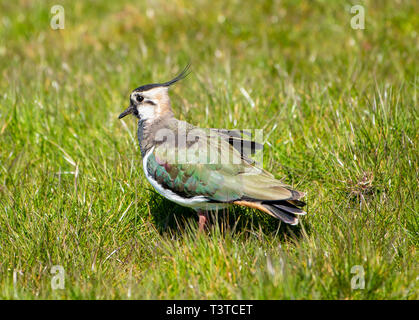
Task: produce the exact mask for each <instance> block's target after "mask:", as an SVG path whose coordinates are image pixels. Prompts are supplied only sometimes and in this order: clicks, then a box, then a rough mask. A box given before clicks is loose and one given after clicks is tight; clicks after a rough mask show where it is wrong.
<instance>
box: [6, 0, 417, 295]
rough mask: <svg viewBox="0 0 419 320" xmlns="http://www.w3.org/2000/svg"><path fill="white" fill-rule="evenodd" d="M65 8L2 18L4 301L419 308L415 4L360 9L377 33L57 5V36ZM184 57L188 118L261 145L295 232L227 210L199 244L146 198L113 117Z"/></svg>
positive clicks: (265, 11) (176, 216)
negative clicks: (59, 283) (358, 270)
mask: <svg viewBox="0 0 419 320" xmlns="http://www.w3.org/2000/svg"><path fill="white" fill-rule="evenodd" d="M54 4H56V3H55V2H54V1H17V2H9V1H3V2H1V3H0V11H1V12H2V15H1V17H0V40H1V41H0V73H1V78H0V90H1V91H0V204H1V206H0V210H1V211H0V283H1V286H0V297H1V298H4V299H11V298H15V299H31V298H64V299H81V298H84V299H104V298H118V299H128V298H147V299H148V298H159V299H172V298H185V299H193V298H197V299H198V298H199V299H202V298H204V299H205V298H207V299H219V298H220V299H241V298H243V299H311V298H326V299H336V298H338V299H361V298H364V299H365V298H366V299H375V298H378V299H384V298H389V299H405V298H409V299H417V298H418V284H417V279H418V264H417V261H418V256H417V246H418V200H417V190H418V181H419V180H418V178H419V177H418V164H419V163H418V160H419V159H418V146H417V144H418V141H419V135H418V132H419V130H418V128H419V123H418V106H417V101H418V98H417V86H418V69H417V65H418V64H417V60H418V56H419V44H418V43H419V41H418V34H417V32H418V30H419V18H418V15H417V12H418V10H419V6H418V4H416V2H414V1H398V2H394V1H380V2H375V1H361V4H363V5H364V6H365V7H366V29H365V30H353V29H351V27H350V19H351V17H352V15H351V13H350V5H349V4H348V3H347V2H345V1H333V2H332V1H291V0H290V1H280V2H279V1H266V2H254V3H248V4H247V5H246V6H245V5H243V3H242V2H239V1H232V2H228V3H227V2H224V1H198V2H194V4H192V2H188V1H171V2H163V1H152V2H148V1H144V2H141V3H137V2H135V1H126V0H122V1H117V2H108V1H106V2H102V1H89V2H88V3H87V2H75V1H63V2H62V3H61V4H62V5H63V7H64V8H65V17H66V20H65V29H64V30H58V31H54V30H52V29H51V28H50V18H51V14H50V8H51V6H52V5H54ZM189 60H190V61H191V63H192V70H193V73H192V74H191V75H190V76H189V77H188V78H187V79H185V80H183V81H182V82H180V83H179V84H177V85H176V86H175V87H174V88H173V89H171V97H172V103H173V107H174V110H175V113H176V115H177V116H178V117H179V118H180V119H184V120H187V121H189V122H191V123H193V124H195V125H199V126H202V127H220V128H243V129H263V131H264V135H265V138H266V146H265V149H264V163H263V164H264V167H265V169H267V170H269V171H271V172H272V173H274V174H275V176H276V177H277V178H283V179H284V181H285V182H287V183H288V184H291V185H293V186H294V187H296V188H298V189H299V190H302V191H305V192H307V194H308V199H307V202H308V215H307V216H306V217H304V218H303V219H302V223H301V225H300V226H298V227H296V228H293V227H285V226H280V225H279V223H278V222H277V221H276V220H274V219H271V218H270V217H265V216H263V215H262V214H260V213H258V212H254V211H251V210H241V209H232V210H230V211H229V212H224V213H221V212H220V213H219V215H218V217H216V218H214V219H213V227H212V229H211V230H210V232H209V234H208V235H200V236H197V235H196V231H197V230H196V229H197V228H196V216H195V214H194V213H193V212H192V211H190V210H189V209H185V208H182V207H179V206H175V205H174V204H172V203H170V202H168V201H166V200H164V199H162V198H161V197H160V196H158V195H156V193H155V192H154V191H153V190H152V187H151V186H150V185H149V184H148V183H147V181H146V179H145V177H144V175H143V173H142V166H141V155H140V152H139V148H138V146H137V145H138V143H137V141H136V123H135V121H134V119H124V121H119V120H117V116H118V114H119V113H120V112H121V111H123V110H124V109H125V108H126V106H127V104H128V97H129V93H130V91H131V90H132V89H133V88H135V87H138V86H139V85H141V84H145V83H149V82H161V81H166V80H168V79H170V78H171V77H172V76H173V75H175V74H176V72H178V71H179V70H180V69H182V68H183V67H184V65H186V63H187V62H188V61H189ZM243 92H246V93H247V95H248V96H246V94H244V93H243ZM249 97H250V99H251V100H249ZM251 101H253V102H254V106H253V105H252V103H251ZM237 220H238V221H237ZM53 265H61V266H63V267H64V269H65V272H66V277H65V289H64V290H52V289H51V278H52V276H53V275H52V274H51V272H50V271H51V267H52V266H53ZM357 265H358V266H362V267H363V268H364V271H365V289H363V290H353V289H351V279H352V277H353V276H354V274H353V273H351V270H352V268H353V267H354V266H357Z"/></svg>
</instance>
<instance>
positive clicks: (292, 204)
mask: <svg viewBox="0 0 419 320" xmlns="http://www.w3.org/2000/svg"><path fill="white" fill-rule="evenodd" d="M234 203H235V204H238V205H241V206H245V207H249V208H254V209H258V210H261V211H263V212H266V213H267V214H269V215H271V216H273V217H275V218H277V219H280V220H282V221H283V222H285V223H288V224H291V225H296V224H298V216H300V215H305V214H306V212H305V211H303V210H302V209H301V207H303V206H305V205H306V203H305V202H303V201H300V200H277V201H275V200H273V201H255V200H253V201H252V200H246V201H242V200H240V201H235V202H234Z"/></svg>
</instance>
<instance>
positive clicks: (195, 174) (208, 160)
mask: <svg viewBox="0 0 419 320" xmlns="http://www.w3.org/2000/svg"><path fill="white" fill-rule="evenodd" d="M187 136H188V137H187V138H186V141H183V142H182V141H181V140H182V139H181V137H176V139H169V140H168V141H165V142H162V143H159V144H157V145H156V146H155V148H154V150H153V152H152V154H151V155H150V156H149V157H148V163H147V171H148V173H149V174H150V175H151V176H152V177H153V178H154V179H155V180H156V181H157V182H158V183H159V184H161V185H162V186H163V187H164V188H167V189H170V190H172V191H173V192H175V193H177V194H179V195H181V196H183V197H186V198H190V197H194V196H205V197H207V198H208V199H209V200H210V201H215V202H232V201H234V200H238V199H243V198H248V199H258V200H280V199H291V198H292V194H291V191H290V190H288V188H287V187H286V186H285V185H283V184H282V183H281V182H280V181H278V180H275V179H274V178H272V176H271V175H270V174H268V173H267V172H266V171H264V170H262V169H260V168H257V167H256V166H254V165H253V164H251V163H249V162H247V161H245V160H244V159H243V158H242V155H241V153H240V152H239V151H238V150H237V149H235V148H234V147H233V146H232V145H231V144H230V143H228V141H226V140H225V139H223V138H222V137H220V136H218V135H217V134H214V133H213V132H210V133H209V131H208V130H199V129H197V130H194V129H191V130H188V131H187ZM183 140H185V139H183Z"/></svg>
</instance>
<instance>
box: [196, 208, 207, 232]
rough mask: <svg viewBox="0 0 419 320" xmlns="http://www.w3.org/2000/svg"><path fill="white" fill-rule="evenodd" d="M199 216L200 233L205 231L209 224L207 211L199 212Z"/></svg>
mask: <svg viewBox="0 0 419 320" xmlns="http://www.w3.org/2000/svg"><path fill="white" fill-rule="evenodd" d="M198 216H199V229H198V230H199V231H204V229H205V226H206V224H207V222H208V212H207V211H201V210H200V211H198Z"/></svg>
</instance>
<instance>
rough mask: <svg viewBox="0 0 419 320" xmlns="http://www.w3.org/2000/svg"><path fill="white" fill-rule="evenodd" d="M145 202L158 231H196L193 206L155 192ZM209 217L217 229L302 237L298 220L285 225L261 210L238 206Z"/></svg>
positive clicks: (297, 238) (211, 223)
mask: <svg viewBox="0 0 419 320" xmlns="http://www.w3.org/2000/svg"><path fill="white" fill-rule="evenodd" d="M149 205H150V211H151V214H152V216H153V220H154V223H155V226H156V228H157V230H158V231H159V232H160V233H161V234H163V233H170V234H173V235H179V234H181V233H182V231H183V230H185V228H188V227H191V228H195V229H196V231H197V232H198V215H197V213H196V212H195V211H194V210H193V209H190V208H187V207H182V206H180V205H177V204H175V203H173V202H171V201H169V200H167V199H165V198H163V197H161V196H160V195H159V194H157V193H153V194H152V195H151V198H150V202H149ZM209 217H210V225H211V226H214V225H216V226H218V228H219V229H221V231H227V230H230V231H232V232H234V233H236V232H237V233H241V234H246V233H255V232H263V233H264V234H270V235H276V236H278V237H279V238H281V239H286V238H294V239H295V240H299V239H301V237H302V228H301V225H300V224H299V225H297V226H289V225H287V224H285V223H282V222H281V221H279V220H277V219H275V218H273V217H271V216H269V215H267V214H265V213H263V212H259V211H257V210H252V209H248V208H244V207H240V206H231V207H229V208H226V209H222V210H219V211H218V212H216V211H212V212H209ZM306 232H307V228H306Z"/></svg>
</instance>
